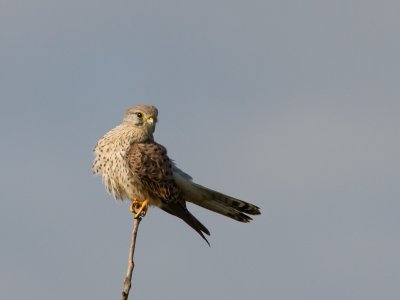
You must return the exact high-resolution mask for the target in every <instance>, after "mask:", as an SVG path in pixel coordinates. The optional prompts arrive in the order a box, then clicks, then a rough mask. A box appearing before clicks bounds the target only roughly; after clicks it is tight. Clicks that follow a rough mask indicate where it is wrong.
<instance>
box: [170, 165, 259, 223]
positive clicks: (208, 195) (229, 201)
mask: <svg viewBox="0 0 400 300" xmlns="http://www.w3.org/2000/svg"><path fill="white" fill-rule="evenodd" d="M174 179H175V182H176V183H177V185H178V186H179V188H180V189H181V191H182V193H183V196H184V198H185V200H187V201H189V202H192V203H194V204H196V205H199V206H201V207H204V208H206V209H209V210H211V211H214V212H216V213H219V214H221V215H224V216H227V217H229V218H232V219H234V220H237V221H239V222H245V223H247V222H250V221H251V220H252V218H251V217H250V216H248V215H259V214H261V212H260V208H259V207H257V206H255V205H253V204H250V203H248V202H245V201H243V200H239V199H236V198H233V197H230V196H227V195H224V194H222V193H220V192H217V191H214V190H211V189H209V188H206V187H204V186H201V185H199V184H197V183H194V182H193V181H191V178H188V177H184V176H182V175H181V174H180V173H179V172H176V173H175V174H174Z"/></svg>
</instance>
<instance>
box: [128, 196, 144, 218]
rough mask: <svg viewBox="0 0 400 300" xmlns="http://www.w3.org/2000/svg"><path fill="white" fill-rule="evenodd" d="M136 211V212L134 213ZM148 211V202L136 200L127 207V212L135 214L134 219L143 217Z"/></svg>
mask: <svg viewBox="0 0 400 300" xmlns="http://www.w3.org/2000/svg"><path fill="white" fill-rule="evenodd" d="M136 209H138V211H136ZM148 209H149V200H144V201H140V200H138V199H136V198H134V199H133V200H132V204H131V206H130V207H129V210H130V211H131V212H132V213H133V214H135V217H134V218H135V219H137V218H139V217H144V216H145V215H146V213H147V210H148Z"/></svg>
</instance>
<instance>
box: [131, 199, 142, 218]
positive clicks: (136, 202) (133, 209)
mask: <svg viewBox="0 0 400 300" xmlns="http://www.w3.org/2000/svg"><path fill="white" fill-rule="evenodd" d="M131 201H132V204H131V206H129V210H130V211H131V213H133V214H134V215H135V214H136V208H139V207H140V203H141V202H140V201H139V200H138V199H136V198H133V200H131Z"/></svg>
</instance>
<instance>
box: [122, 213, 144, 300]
mask: <svg viewBox="0 0 400 300" xmlns="http://www.w3.org/2000/svg"><path fill="white" fill-rule="evenodd" d="M134 220H135V221H134V226H133V230H132V237H131V246H130V248H129V257H128V270H127V272H126V276H125V280H124V288H123V289H122V298H121V299H122V300H127V299H128V296H129V291H130V289H131V281H132V272H133V268H134V267H135V263H134V261H133V255H134V253H135V244H136V236H137V232H138V229H139V224H140V221H141V220H142V217H141V216H140V217H139V218H137V219H134Z"/></svg>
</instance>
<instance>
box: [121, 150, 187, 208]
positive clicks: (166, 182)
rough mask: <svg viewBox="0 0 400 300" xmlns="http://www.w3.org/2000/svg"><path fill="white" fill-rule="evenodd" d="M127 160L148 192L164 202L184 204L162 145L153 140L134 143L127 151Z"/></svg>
mask: <svg viewBox="0 0 400 300" xmlns="http://www.w3.org/2000/svg"><path fill="white" fill-rule="evenodd" d="M128 161H129V165H130V168H131V170H132V171H133V172H134V173H135V175H136V176H137V177H138V178H139V180H140V181H141V183H142V184H143V185H144V187H145V188H146V190H147V191H148V192H150V194H152V195H154V196H155V197H157V198H158V199H160V200H161V201H162V202H163V203H165V204H168V203H178V202H181V203H182V204H185V202H184V201H183V200H182V198H181V197H180V190H179V188H178V187H177V186H176V184H175V181H174V178H173V174H172V162H171V160H170V159H169V157H168V156H167V150H166V149H165V148H164V147H163V146H162V145H160V144H157V143H155V142H151V143H140V144H134V145H132V146H131V149H130V150H129V152H128Z"/></svg>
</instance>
